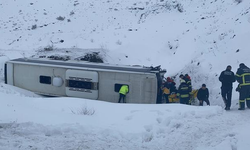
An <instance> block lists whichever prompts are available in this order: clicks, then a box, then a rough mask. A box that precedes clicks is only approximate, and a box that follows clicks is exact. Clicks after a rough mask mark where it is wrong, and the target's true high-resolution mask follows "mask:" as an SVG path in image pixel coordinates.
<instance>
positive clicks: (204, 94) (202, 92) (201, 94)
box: [197, 88, 209, 100]
mask: <svg viewBox="0 0 250 150" xmlns="http://www.w3.org/2000/svg"><path fill="white" fill-rule="evenodd" d="M197 98H198V100H205V99H208V98H209V91H208V89H207V88H206V89H202V88H200V89H199V91H198V94H197Z"/></svg>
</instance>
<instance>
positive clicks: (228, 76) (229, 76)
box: [219, 65, 235, 110]
mask: <svg viewBox="0 0 250 150" xmlns="http://www.w3.org/2000/svg"><path fill="white" fill-rule="evenodd" d="M231 70H232V67H231V66H230V65H229V66H227V68H226V70H225V71H222V72H221V74H220V77H219V80H220V82H221V83H222V86H221V95H222V99H223V101H224V103H225V105H226V108H225V110H230V107H231V99H232V89H233V82H235V76H234V73H233V72H232V71H231Z"/></svg>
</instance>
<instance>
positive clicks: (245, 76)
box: [236, 63, 250, 110]
mask: <svg viewBox="0 0 250 150" xmlns="http://www.w3.org/2000/svg"><path fill="white" fill-rule="evenodd" d="M236 79H237V81H238V82H239V84H240V85H239V87H238V90H239V92H240V99H239V104H240V108H239V110H244V109H245V100H247V107H248V108H250V69H249V68H248V67H247V66H246V65H245V64H243V63H241V64H240V68H239V69H238V70H237V73H236Z"/></svg>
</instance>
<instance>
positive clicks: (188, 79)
mask: <svg viewBox="0 0 250 150" xmlns="http://www.w3.org/2000/svg"><path fill="white" fill-rule="evenodd" d="M184 80H185V81H186V82H187V84H188V86H189V87H190V88H191V89H192V82H191V77H190V76H189V75H188V74H185V76H184Z"/></svg>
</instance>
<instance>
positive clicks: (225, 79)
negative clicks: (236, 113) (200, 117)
mask: <svg viewBox="0 0 250 150" xmlns="http://www.w3.org/2000/svg"><path fill="white" fill-rule="evenodd" d="M179 77H180V85H179V87H178V88H176V84H175V82H174V81H173V79H171V78H170V77H168V78H167V80H166V81H165V82H164V83H163V87H162V90H163V97H164V98H165V100H166V103H170V102H178V101H179V102H180V103H181V104H191V101H192V100H193V99H194V98H195V97H197V99H198V100H199V105H200V106H203V103H204V102H206V104H207V105H210V102H209V90H208V88H207V87H206V85H205V84H202V86H201V88H200V89H199V90H192V84H191V78H190V76H189V75H188V74H186V75H185V76H184V75H182V74H181V75H180V76H179ZM219 81H220V82H221V83H222V86H221V95H222V99H223V101H224V103H225V110H230V107H231V101H232V90H233V83H234V82H236V81H237V82H238V83H239V84H238V87H237V88H236V91H237V92H239V93H240V94H239V95H240V96H239V110H244V109H245V103H246V104H247V107H248V108H250V68H249V67H247V66H246V65H245V64H244V63H241V64H240V65H239V68H238V70H237V72H236V75H235V74H234V72H232V67H231V66H230V65H229V66H227V68H226V70H224V71H222V72H221V74H220V76H219ZM173 97H175V99H173ZM174 100H176V101H174Z"/></svg>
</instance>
